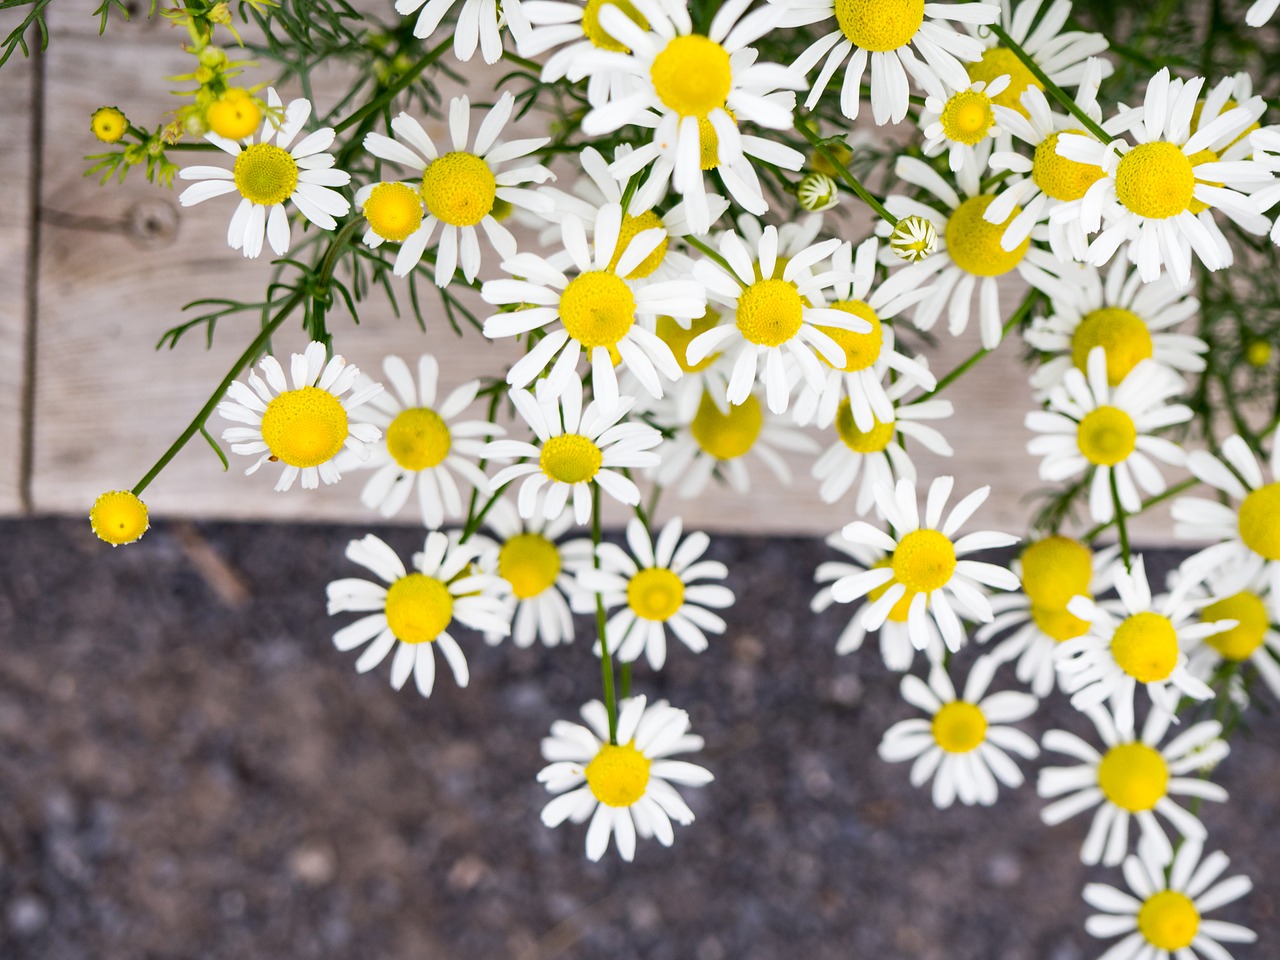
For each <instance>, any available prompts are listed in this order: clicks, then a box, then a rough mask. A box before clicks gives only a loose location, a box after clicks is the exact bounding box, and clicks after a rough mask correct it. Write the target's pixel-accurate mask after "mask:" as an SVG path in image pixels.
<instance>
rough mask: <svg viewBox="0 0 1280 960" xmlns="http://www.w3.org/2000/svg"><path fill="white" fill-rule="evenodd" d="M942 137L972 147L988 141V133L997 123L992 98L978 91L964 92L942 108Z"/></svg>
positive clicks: (940, 118) (956, 95)
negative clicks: (992, 107)
mask: <svg viewBox="0 0 1280 960" xmlns="http://www.w3.org/2000/svg"><path fill="white" fill-rule="evenodd" d="M938 119H939V120H940V121H941V122H942V135H943V136H944V137H946V138H947V139H948V140H951V141H953V142H955V143H963V144H966V145H968V146H970V147H973V146H977V145H978V144H979V143H981V142H982V141H983V140H985V139H986V136H987V131H988V130H990V129H991V128H992V127H993V126H995V123H996V115H995V112H994V111H993V110H992V109H991V98H990V97H988V96H987V95H986V94H985V93H978V92H977V91H976V90H962V91H960V92H959V93H957V94H955V96H953V97H952V98H951V99H950V100H948V101H947V103H946V106H944V107H943V108H942V116H941V117H939V118H938Z"/></svg>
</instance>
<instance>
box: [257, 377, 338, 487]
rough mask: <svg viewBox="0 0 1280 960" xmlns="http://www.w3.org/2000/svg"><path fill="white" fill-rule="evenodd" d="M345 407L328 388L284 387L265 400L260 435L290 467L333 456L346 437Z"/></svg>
mask: <svg viewBox="0 0 1280 960" xmlns="http://www.w3.org/2000/svg"><path fill="white" fill-rule="evenodd" d="M347 429H348V425H347V411H346V410H345V409H344V408H343V406H342V404H341V403H340V402H339V401H338V398H337V397H335V396H334V395H333V394H332V393H330V392H329V391H328V390H321V389H320V388H319V387H301V388H299V389H297V390H286V391H285V392H284V393H282V394H280V396H278V397H276V398H274V399H273V400H272V401H271V402H270V403H268V404H267V410H266V413H264V414H263V415H262V439H263V440H264V441H265V442H266V444H267V446H268V447H269V448H270V449H271V455H272V456H273V457H275V458H276V459H277V460H282V461H284V462H285V463H287V464H288V465H289V466H291V467H318V466H319V465H320V464H322V463H324V462H326V461H328V460H332V459H333V457H334V456H336V455H337V453H338V451H339V450H341V449H342V445H343V443H345V442H346V439H347Z"/></svg>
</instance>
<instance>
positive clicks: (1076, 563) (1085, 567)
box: [1021, 536, 1093, 607]
mask: <svg viewBox="0 0 1280 960" xmlns="http://www.w3.org/2000/svg"><path fill="white" fill-rule="evenodd" d="M1021 559H1022V591H1023V592H1024V593H1025V594H1026V595H1027V596H1028V597H1030V598H1031V600H1032V602H1033V603H1039V604H1043V605H1044V606H1048V607H1065V606H1066V605H1067V602H1068V601H1069V600H1070V599H1071V598H1072V597H1074V596H1076V595H1078V594H1079V595H1083V596H1086V597H1087V596H1089V582H1090V581H1091V580H1092V579H1093V554H1092V553H1090V552H1089V548H1088V547H1086V546H1085V545H1084V544H1083V543H1080V542H1079V541H1078V540H1072V539H1071V538H1070V537H1060V536H1053V537H1045V538H1044V539H1043V540H1037V541H1036V542H1035V543H1033V544H1031V545H1030V546H1029V547H1027V549H1025V550H1023V551H1022V557H1021Z"/></svg>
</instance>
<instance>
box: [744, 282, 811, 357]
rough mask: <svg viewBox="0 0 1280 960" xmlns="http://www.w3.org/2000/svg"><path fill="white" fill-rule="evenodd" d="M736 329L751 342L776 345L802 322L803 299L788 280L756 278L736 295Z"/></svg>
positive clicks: (795, 330)
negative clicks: (755, 280)
mask: <svg viewBox="0 0 1280 960" xmlns="http://www.w3.org/2000/svg"><path fill="white" fill-rule="evenodd" d="M737 323H738V329H739V330H740V331H742V336H743V337H745V338H746V339H747V340H748V341H750V342H751V343H754V344H757V345H759V346H762V347H780V346H782V344H784V343H786V342H787V341H788V340H790V339H791V338H792V337H794V336H795V335H796V334H797V333H799V332H800V326H801V324H803V323H804V301H803V300H802V299H801V298H800V291H799V290H797V289H796V285H795V284H794V283H791V282H790V281H788V280H759V281H757V282H756V283H753V284H751V286H749V287H747V289H745V290H743V291H742V296H740V297H739V298H738V314H737Z"/></svg>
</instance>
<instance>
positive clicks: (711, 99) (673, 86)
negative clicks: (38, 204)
mask: <svg viewBox="0 0 1280 960" xmlns="http://www.w3.org/2000/svg"><path fill="white" fill-rule="evenodd" d="M649 77H650V79H652V81H653V89H654V91H655V92H656V93H657V94H658V99H659V100H661V101H662V103H663V106H665V107H666V108H667V109H668V110H671V111H674V112H675V113H678V114H679V115H680V116H682V117H705V116H706V115H707V114H709V113H710V112H711V111H712V110H716V109H718V108H721V107H723V106H724V103H725V100H726V99H728V96H729V89H730V87H731V86H732V82H733V76H732V71H731V70H730V67H729V52H728V51H727V50H725V48H724V47H722V46H720V44H718V43H716V42H715V41H714V40H710V39H708V38H707V37H703V36H699V35H698V34H690V35H688V36H683V37H674V38H673V39H671V40H669V41H668V42H667V45H666V47H665V48H664V49H663V50H662V52H661V53H659V54H658V55H657V56H656V57H654V58H653V66H651V67H650V68H649Z"/></svg>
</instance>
